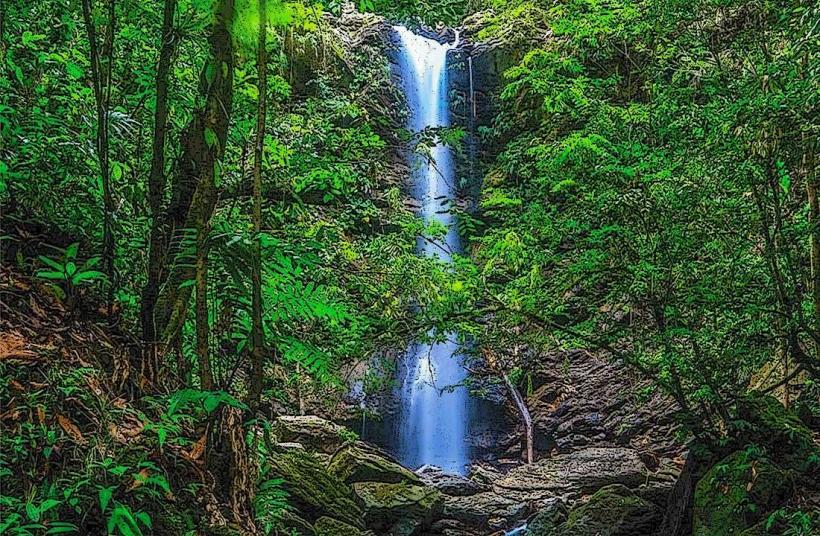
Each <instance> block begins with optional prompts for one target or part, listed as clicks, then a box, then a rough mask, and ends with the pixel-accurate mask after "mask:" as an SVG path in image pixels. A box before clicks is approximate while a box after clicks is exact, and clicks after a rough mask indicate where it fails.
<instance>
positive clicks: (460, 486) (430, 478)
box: [416, 465, 490, 497]
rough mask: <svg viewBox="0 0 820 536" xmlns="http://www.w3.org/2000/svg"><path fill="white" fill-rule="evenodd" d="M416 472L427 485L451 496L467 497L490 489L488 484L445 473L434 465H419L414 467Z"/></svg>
mask: <svg viewBox="0 0 820 536" xmlns="http://www.w3.org/2000/svg"><path fill="white" fill-rule="evenodd" d="M416 474H417V475H418V476H419V477H420V478H421V480H422V482H424V483H425V484H427V485H428V486H432V487H434V488H436V489H437V490H439V491H440V492H442V493H443V494H445V495H450V496H452V497H469V496H472V495H475V494H477V493H480V492H482V491H489V490H490V486H489V484H485V483H482V482H478V481H476V480H472V479H469V478H465V477H463V476H460V475H454V474H452V473H447V472H445V471H444V470H443V469H441V468H440V467H436V466H434V465H425V466H423V467H420V468H419V469H416Z"/></svg>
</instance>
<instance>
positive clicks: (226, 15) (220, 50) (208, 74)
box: [154, 0, 234, 345]
mask: <svg viewBox="0 0 820 536" xmlns="http://www.w3.org/2000/svg"><path fill="white" fill-rule="evenodd" d="M215 14H216V16H215V19H214V24H213V26H212V29H211V35H210V37H209V42H210V51H211V55H210V58H209V59H208V61H207V62H206V64H205V67H204V69H203V70H202V73H201V76H200V91H201V94H202V95H203V97H204V99H203V101H204V105H203V106H202V108H200V109H198V110H195V111H194V114H193V118H192V119H191V122H190V123H189V124H188V125H187V126H186V127H185V129H184V130H183V132H182V134H181V141H180V145H181V154H180V156H179V158H178V160H177V173H176V174H175V176H174V184H173V189H172V195H171V202H170V204H169V205H168V208H167V209H166V210H165V213H164V217H163V223H162V225H163V227H164V229H166V232H165V233H164V236H163V238H162V240H163V244H162V246H163V249H164V251H166V252H167V253H166V255H165V259H166V262H165V263H164V264H165V267H166V268H167V271H168V273H167V275H166V276H165V277H163V278H162V280H161V282H160V285H159V287H160V289H161V290H160V293H159V297H158V298H157V301H156V305H155V309H154V326H155V332H156V333H157V334H158V335H159V339H158V342H159V344H161V345H167V344H168V343H170V342H171V341H173V340H174V339H175V338H176V337H177V336H178V335H179V331H180V328H181V327H182V324H183V323H184V321H185V316H186V313H187V309H188V302H189V300H190V297H191V288H192V287H191V286H190V285H185V286H183V287H182V288H180V286H181V285H182V283H184V282H186V281H190V280H192V279H193V278H194V276H195V270H194V268H192V267H191V264H192V263H191V260H192V259H191V256H190V253H189V252H190V251H191V250H192V249H193V248H191V247H190V246H191V245H192V244H191V242H192V240H191V237H192V236H196V234H197V233H198V230H199V222H206V223H207V222H209V221H210V218H211V215H212V214H213V211H214V208H215V206H216V200H217V188H216V178H217V173H218V172H219V170H218V166H219V162H220V160H221V159H222V155H223V153H224V150H225V145H226V143H227V141H228V127H229V126H230V118H231V109H232V105H233V72H234V57H233V46H232V43H231V35H230V32H229V27H230V25H231V21H232V20H233V14H234V0H221V1H220V2H219V3H218V5H217V9H216V12H215Z"/></svg>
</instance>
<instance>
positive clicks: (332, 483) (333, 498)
mask: <svg viewBox="0 0 820 536" xmlns="http://www.w3.org/2000/svg"><path fill="white" fill-rule="evenodd" d="M269 463H270V464H271V473H272V475H274V476H277V477H279V478H281V479H283V480H284V483H283V484H282V487H283V489H284V490H285V491H287V493H288V503H289V504H290V505H291V506H293V507H294V508H295V509H296V511H297V512H298V513H299V515H300V516H302V517H304V518H305V519H306V520H308V521H310V522H316V520H318V519H319V518H321V517H324V516H326V517H332V518H334V519H338V520H341V521H344V522H345V523H348V524H349V525H353V526H354V527H357V528H363V525H362V519H363V518H364V510H363V509H362V502H361V501H360V500H359V498H358V497H357V496H356V494H355V493H353V490H352V489H351V488H350V486H348V485H347V484H345V483H344V482H342V481H341V480H339V479H338V478H336V477H335V476H333V475H331V474H329V473H328V472H327V470H326V469H325V468H324V466H322V464H321V462H320V461H319V460H318V459H317V458H316V457H315V456H313V455H312V454H310V453H309V452H303V451H299V450H291V451H287V452H278V453H274V454H273V455H271V456H270V458H269Z"/></svg>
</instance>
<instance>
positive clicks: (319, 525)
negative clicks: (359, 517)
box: [314, 517, 364, 536]
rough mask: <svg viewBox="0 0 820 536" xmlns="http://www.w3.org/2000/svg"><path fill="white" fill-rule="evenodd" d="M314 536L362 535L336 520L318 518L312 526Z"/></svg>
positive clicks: (357, 530)
mask: <svg viewBox="0 0 820 536" xmlns="http://www.w3.org/2000/svg"><path fill="white" fill-rule="evenodd" d="M314 530H315V531H316V536H362V535H363V534H364V533H363V532H362V531H360V530H359V529H357V528H356V527H354V526H352V525H348V524H347V523H344V522H342V521H339V520H338V519H333V518H330V517H320V518H319V519H317V520H316V525H315V526H314Z"/></svg>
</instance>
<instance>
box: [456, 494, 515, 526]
mask: <svg viewBox="0 0 820 536" xmlns="http://www.w3.org/2000/svg"><path fill="white" fill-rule="evenodd" d="M528 514H529V507H528V506H527V504H526V503H525V502H522V501H518V500H515V499H512V498H509V497H505V496H504V495H500V494H498V493H495V492H492V491H487V492H483V493H478V494H476V495H470V496H462V497H445V498H444V511H443V512H442V518H444V519H454V520H456V521H459V522H460V523H463V524H464V525H467V526H469V527H474V528H476V529H494V530H500V529H506V528H510V527H512V526H513V525H514V524H515V523H516V522H517V521H519V520H521V519H524V518H525V517H527V515H528Z"/></svg>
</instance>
